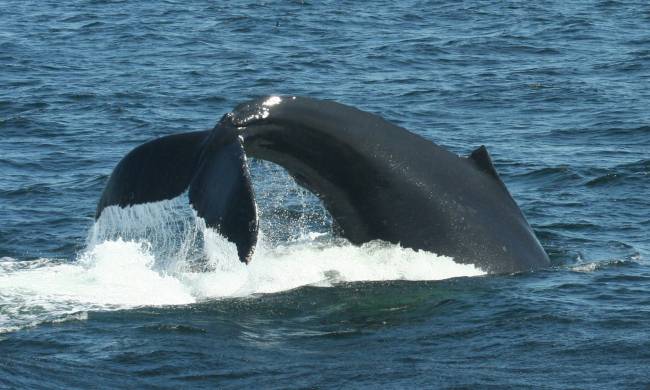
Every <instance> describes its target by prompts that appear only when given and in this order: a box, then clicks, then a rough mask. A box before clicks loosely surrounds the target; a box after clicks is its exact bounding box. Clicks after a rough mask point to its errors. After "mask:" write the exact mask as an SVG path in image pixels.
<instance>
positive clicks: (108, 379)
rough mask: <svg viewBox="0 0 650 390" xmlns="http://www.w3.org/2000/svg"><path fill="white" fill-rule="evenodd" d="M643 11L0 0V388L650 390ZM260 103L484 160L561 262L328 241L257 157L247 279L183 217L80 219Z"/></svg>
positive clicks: (649, 51) (286, 182) (649, 195)
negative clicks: (138, 166) (142, 168)
mask: <svg viewBox="0 0 650 390" xmlns="http://www.w3.org/2000/svg"><path fill="white" fill-rule="evenodd" d="M649 25H650V5H648V4H647V3H646V2H635V1H625V2H623V1H596V0H594V1H573V2H561V1H542V2H520V1H505V2H499V1H417V0H405V1H401V2H395V1H391V2H388V1H373V2H357V1H315V0H306V1H239V0H235V1H230V2H224V3H221V2H212V1H192V2H181V1H154V2H136V1H109V0H85V1H68V2H58V1H41V2H36V1H33V0H25V1H13V0H9V1H2V2H0V388H48V389H51V388H61V389H64V388H65V389H68V388H116V387H118V388H120V387H155V388H195V387H196V388H248V387H260V388H282V389H284V388H377V387H381V388H490V387H492V388H557V389H563V388H607V389H609V388H648V387H650V370H649V369H648V367H650V330H649V326H648V325H649V324H650V287H649V286H650V260H649V258H650V175H649V172H650V110H649V107H650V29H648V26H649ZM268 94H287V95H306V96H312V97H317V98H323V99H333V100H336V101H339V102H342V103H345V104H349V105H353V106H356V107H358V108H360V109H363V110H366V111H370V112H374V113H377V114H379V115H381V116H383V117H384V118H386V119H387V120H390V121H392V122H394V123H396V124H399V125H401V126H403V127H406V128H407V129H409V130H411V131H413V132H415V133H417V134H420V135H422V136H423V137H426V138H427V139H430V140H431V141H433V142H435V143H437V144H439V145H442V146H444V147H446V148H448V149H449V150H452V151H454V152H456V153H458V154H461V155H466V154H468V153H469V152H471V151H472V150H473V149H475V148H476V147H478V146H480V145H486V146H487V147H488V150H489V151H490V153H491V154H492V157H493V159H494V162H495V165H496V168H497V170H498V171H499V173H500V175H501V177H502V179H503V180H504V182H505V183H506V185H507V186H508V188H509V189H510V191H511V193H512V195H513V197H514V198H515V199H516V201H517V202H518V204H519V205H520V207H521V209H522V210H523V212H524V214H525V215H526V216H527V218H528V220H529V222H530V223H531V225H532V226H533V228H534V229H535V231H536V233H537V235H538V237H539V238H540V240H541V242H542V244H543V245H544V247H545V248H546V250H547V252H548V253H549V255H550V257H551V259H552V262H553V266H552V267H551V268H549V269H544V270H539V271H536V272H529V273H522V274H515V275H485V274H484V273H483V272H482V271H481V270H480V269H477V268H475V267H473V266H468V265H460V264H457V263H455V262H454V261H453V259H451V258H448V257H445V256H439V255H436V254H432V253H426V252H416V251H413V250H410V249H404V248H401V247H399V246H396V245H391V244H387V243H382V242H371V243H368V244H366V245H364V246H361V247H356V246H353V245H351V244H349V243H347V242H345V241H344V240H342V239H340V238H337V237H336V236H334V235H333V234H332V233H331V221H330V218H329V216H328V215H327V212H326V211H324V210H323V208H322V207H321V206H320V204H319V202H318V201H317V199H316V198H315V197H314V196H313V195H311V194H309V193H307V192H305V191H304V190H302V189H301V188H300V187H298V186H297V185H296V184H295V183H293V182H292V181H291V179H290V178H289V177H288V175H287V174H286V173H285V172H284V171H283V170H282V169H281V168H279V167H277V166H274V165H272V164H269V163H265V162H261V161H251V165H252V168H251V169H252V174H253V177H254V183H255V191H256V196H257V198H258V204H259V207H260V209H261V223H262V233H263V235H262V238H261V243H260V246H259V247H258V250H257V251H256V254H255V257H254V258H253V261H252V263H251V264H250V265H249V266H243V265H241V264H240V263H238V262H237V261H236V259H235V257H234V255H233V253H234V252H233V251H234V248H233V246H232V244H229V243H228V242H225V241H224V240H223V239H222V238H220V237H218V236H216V235H214V234H212V233H211V232H210V231H206V230H205V229H204V227H202V226H201V221H200V220H198V221H197V219H196V218H195V216H194V215H193V213H192V211H191V210H189V209H188V207H187V199H186V198H184V197H180V198H178V199H174V200H172V201H166V202H160V203H156V204H151V205H143V206H137V207H134V208H132V209H129V210H121V211H120V210H112V211H111V212H108V213H105V214H104V215H103V216H102V218H101V219H100V220H99V221H97V223H95V221H94V219H93V216H94V211H95V207H96V203H97V201H98V199H99V196H100V193H101V191H102V189H103V186H104V184H105V183H106V180H107V179H108V176H109V174H110V172H111V170H112V169H113V167H114V166H115V165H116V164H117V162H118V161H119V160H120V159H121V158H122V157H123V156H124V155H125V154H126V153H127V152H128V151H129V150H130V149H132V148H133V147H135V146H137V145H139V144H141V143H143V142H146V141H148V140H151V139H153V138H155V137H159V136H163V135H168V134H173V133H178V132H186V131H194V130H203V129H207V128H211V127H212V126H213V125H214V124H215V123H216V121H217V120H218V119H219V118H220V117H221V115H223V114H224V113H226V112H228V111H230V110H231V109H232V108H234V106H235V105H236V104H238V103H240V102H242V101H245V100H247V99H250V98H254V97H258V96H262V95H268Z"/></svg>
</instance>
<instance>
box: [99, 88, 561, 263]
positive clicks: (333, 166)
mask: <svg viewBox="0 0 650 390" xmlns="http://www.w3.org/2000/svg"><path fill="white" fill-rule="evenodd" d="M246 156H250V157H255V158H259V159H264V160H268V161H271V162H274V163H276V164H278V165H280V166H282V167H284V168H285V169H286V170H287V171H288V173H289V174H290V175H291V176H292V177H293V178H294V179H295V180H296V182H297V183H298V184H299V185H301V186H303V187H305V188H306V189H307V190H309V191H311V192H313V193H314V194H316V195H317V196H318V197H319V198H320V199H321V200H322V202H323V205H324V206H325V208H326V209H327V210H328V211H329V213H330V214H331V216H332V220H333V222H334V226H335V229H336V232H337V234H340V235H341V236H343V237H345V238H347V239H348V240H349V241H350V242H352V243H353V244H362V243H365V242H368V241H372V240H384V241H388V242H391V243H395V244H400V245H401V246H403V247H407V248H413V249H416V250H425V251H429V252H433V253H436V254H438V255H446V256H450V257H453V258H454V260H455V261H456V262H459V263H467V264H474V265H476V266H478V267H480V268H481V269H483V270H484V271H486V272H489V273H511V272H520V271H527V270H532V269H537V268H542V267H547V266H549V264H550V261H549V258H548V256H547V254H546V252H545V251H544V249H543V248H542V246H541V245H540V243H539V241H538V240H537V238H536V237H535V234H534V232H533V230H532V228H531V227H530V225H529V224H528V222H527V221H526V218H525V217H524V215H523V213H522V212H521V210H520V209H519V207H518V206H517V204H516V202H515V201H514V199H513V198H512V196H511V195H510V193H509V192H508V190H507V188H506V186H505V185H504V183H503V182H502V181H501V179H500V178H499V175H498V173H497V171H496V169H495V168H494V165H493V163H492V160H491V158H490V156H489V154H488V152H487V150H486V148H485V147H483V146H481V147H479V148H478V149H476V150H475V151H474V152H472V153H471V154H470V155H469V156H468V157H459V156H457V155H456V154H454V153H451V152H449V151H447V150H445V149H444V148H442V147H440V146H438V145H436V144H435V143H433V142H431V141H429V140H426V139H424V138H423V137H421V136H419V135H417V134H414V133H411V132H409V131H408V130H406V129H404V128H401V127H399V126H396V125H394V124H392V123H390V122H388V121H386V120H384V119H382V118H381V117H379V116H377V115H374V114H370V113H367V112H364V111H360V110H358V109H356V108H353V107H350V106H346V105H343V104H340V103H336V102H333V101H326V100H318V99H313V98H306V97H279V96H272V97H265V98H261V99H256V100H253V101H250V102H246V103H243V104H240V105H239V106H237V107H236V108H235V109H234V110H233V111H232V112H230V113H228V114H226V115H224V116H223V117H222V118H221V120H220V121H219V123H217V125H216V126H215V127H214V128H213V129H212V130H207V131H199V132H191V133H184V134H175V135H170V136H166V137H162V138H159V139H156V140H153V141H151V142H148V143H145V144H143V145H140V146H138V147H137V148H135V149H134V150H132V151H131V152H130V153H129V154H127V155H126V156H125V157H124V158H123V159H122V160H121V161H120V162H119V164H118V165H117V167H116V168H115V169H114V171H113V173H112V174H111V176H110V178H109V180H108V182H107V184H106V187H105V189H104V192H103V193H102V196H101V198H100V201H99V204H98V206H97V212H96V218H99V216H100V215H101V213H102V211H103V210H104V209H105V208H106V207H108V206H113V205H116V206H120V207H127V206H130V205H134V204H140V203H148V202H155V201H160V200H164V199H171V198H174V197H176V196H178V195H181V194H182V193H183V192H184V191H186V190H187V191H188V194H189V200H190V203H191V204H192V207H193V208H194V209H195V210H196V212H197V214H198V215H199V216H200V217H202V218H203V219H204V220H205V222H206V225H207V226H209V227H211V228H214V229H216V230H218V231H219V233H220V234H222V235H223V236H224V237H225V238H227V239H228V240H230V241H232V242H233V243H235V245H236V246H237V251H238V254H239V258H240V260H241V261H243V262H249V261H250V260H251V257H252V253H253V251H254V247H255V243H256V241H257V234H258V217H257V208H256V204H255V199H254V193H253V190H252V185H251V178H250V174H249V171H248V166H247V163H246Z"/></svg>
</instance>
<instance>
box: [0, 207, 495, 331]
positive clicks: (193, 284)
mask: <svg viewBox="0 0 650 390" xmlns="http://www.w3.org/2000/svg"><path fill="white" fill-rule="evenodd" d="M186 205H187V203H184V202H183V200H176V201H171V202H160V203H156V204H149V205H141V206H135V207H130V208H127V209H118V208H109V209H106V210H105V212H104V213H103V214H102V218H100V220H99V221H98V222H97V223H96V224H95V226H94V227H93V229H92V231H91V232H90V234H89V239H88V244H87V249H86V250H85V251H83V252H82V253H80V254H79V256H78V258H77V259H75V260H74V261H65V260H56V259H39V260H35V261H17V260H15V259H11V258H2V259H0V333H3V332H7V331H13V330H15V329H19V328H22V327H25V326H30V325H34V324H38V323H42V322H56V321H67V320H84V319H86V318H87V315H85V314H83V315H77V314H75V313H86V312H88V311H92V310H114V309H125V308H133V307H138V306H162V305H183V304H190V303H194V302H198V301H203V300H209V299H218V298H224V297H240V296H250V295H254V294H259V293H273V292H279V291H284V290H288V289H293V288H296V287H299V286H304V285H319V286H332V285H334V284H336V283H338V282H352V281H372V280H374V281H377V280H398V279H399V280H439V279H446V278H452V277H459V276H476V275H482V274H483V272H482V271H481V270H479V269H477V268H475V267H474V266H472V265H463V264H457V263H455V262H454V261H453V260H452V259H450V258H448V257H444V256H437V255H435V254H431V253H427V252H423V251H414V250H411V249H405V248H401V247H400V246H398V245H392V244H388V243H384V242H371V243H368V244H366V245H363V246H360V247H359V246H354V245H352V244H350V243H348V242H346V241H342V240H334V239H332V238H331V237H330V236H329V235H328V234H323V233H315V232H309V231H306V232H304V234H302V235H301V236H300V237H298V238H296V239H292V240H288V241H285V242H282V243H280V244H278V243H272V242H269V241H268V239H267V238H266V237H268V236H265V235H264V234H262V235H261V237H260V242H259V243H258V248H257V250H256V253H255V254H254V256H253V259H252V261H251V263H250V264H249V265H244V264H242V263H241V262H239V260H238V257H237V251H236V248H235V246H234V244H232V243H230V242H228V241H226V240H225V239H224V238H223V237H221V236H220V235H219V234H217V233H215V232H214V231H213V230H211V229H206V228H205V225H204V224H203V223H202V220H201V219H200V218H197V217H196V216H195V214H194V213H193V212H192V211H191V209H189V207H187V206H186Z"/></svg>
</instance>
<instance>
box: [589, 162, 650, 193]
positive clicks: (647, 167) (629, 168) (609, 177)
mask: <svg viewBox="0 0 650 390" xmlns="http://www.w3.org/2000/svg"><path fill="white" fill-rule="evenodd" d="M649 175H650V160H648V159H646V160H639V161H635V162H632V163H627V164H621V165H617V166H616V167H614V168H610V169H608V170H607V173H605V174H603V175H600V176H598V177H596V178H594V179H591V180H589V181H588V182H586V183H585V185H586V186H587V187H598V186H607V185H612V184H618V183H620V182H622V181H625V180H634V179H641V180H647V177H648V176H649Z"/></svg>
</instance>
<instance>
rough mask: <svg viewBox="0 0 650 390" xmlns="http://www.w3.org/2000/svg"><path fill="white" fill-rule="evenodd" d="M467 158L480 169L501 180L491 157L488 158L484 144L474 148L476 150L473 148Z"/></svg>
mask: <svg viewBox="0 0 650 390" xmlns="http://www.w3.org/2000/svg"><path fill="white" fill-rule="evenodd" d="M467 158H468V159H469V160H470V161H472V162H473V163H474V164H475V165H476V167H477V168H478V169H480V170H481V171H483V172H485V173H487V174H489V175H491V176H493V177H494V178H495V179H497V180H501V179H500V178H499V174H498V173H497V170H496V169H495V168H494V164H493V163H492V159H491V158H490V154H489V153H488V151H487V149H486V148H485V145H481V146H479V147H478V148H476V150H474V151H473V152H472V153H471V154H470V155H469V156H468V157H467Z"/></svg>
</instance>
